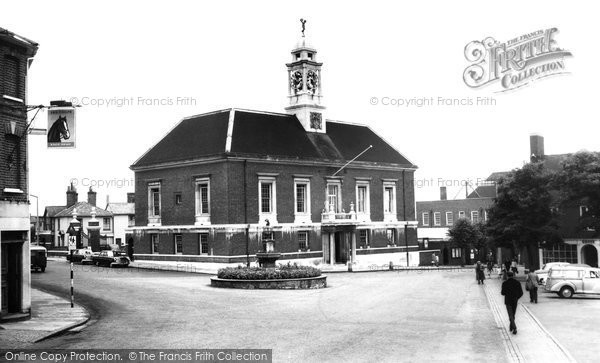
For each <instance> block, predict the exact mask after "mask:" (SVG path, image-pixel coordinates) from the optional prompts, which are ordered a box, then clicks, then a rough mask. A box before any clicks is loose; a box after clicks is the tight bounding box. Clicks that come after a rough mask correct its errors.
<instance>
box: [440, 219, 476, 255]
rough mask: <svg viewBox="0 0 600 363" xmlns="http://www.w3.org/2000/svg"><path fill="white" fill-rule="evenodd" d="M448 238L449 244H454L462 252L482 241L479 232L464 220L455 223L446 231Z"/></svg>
mask: <svg viewBox="0 0 600 363" xmlns="http://www.w3.org/2000/svg"><path fill="white" fill-rule="evenodd" d="M448 237H450V242H451V243H455V244H456V245H457V246H458V247H460V248H462V249H463V250H465V249H470V248H471V247H473V246H476V245H479V243H480V242H481V240H482V234H481V232H480V230H479V229H478V228H477V226H475V225H474V224H473V223H471V221H470V220H468V219H466V218H460V219H459V220H457V221H456V223H455V224H454V226H452V228H450V229H449V230H448ZM463 255H464V254H463Z"/></svg>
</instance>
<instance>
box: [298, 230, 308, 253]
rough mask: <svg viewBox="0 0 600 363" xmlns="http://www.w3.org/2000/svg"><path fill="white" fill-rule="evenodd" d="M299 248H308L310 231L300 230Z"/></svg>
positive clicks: (302, 249) (303, 249)
mask: <svg viewBox="0 0 600 363" xmlns="http://www.w3.org/2000/svg"><path fill="white" fill-rule="evenodd" d="M298 249H299V250H300V251H306V250H308V232H298Z"/></svg>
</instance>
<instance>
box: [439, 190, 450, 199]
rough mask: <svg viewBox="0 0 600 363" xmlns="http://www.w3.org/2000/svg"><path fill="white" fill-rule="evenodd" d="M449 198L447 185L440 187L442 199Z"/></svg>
mask: <svg viewBox="0 0 600 363" xmlns="http://www.w3.org/2000/svg"><path fill="white" fill-rule="evenodd" d="M446 199H448V195H447V193H446V187H440V200H446Z"/></svg>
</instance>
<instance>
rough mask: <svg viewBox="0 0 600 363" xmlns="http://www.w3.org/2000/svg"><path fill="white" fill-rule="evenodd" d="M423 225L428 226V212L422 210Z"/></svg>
mask: <svg viewBox="0 0 600 363" xmlns="http://www.w3.org/2000/svg"><path fill="white" fill-rule="evenodd" d="M423 225H424V226H429V212H423Z"/></svg>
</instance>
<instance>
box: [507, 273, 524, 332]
mask: <svg viewBox="0 0 600 363" xmlns="http://www.w3.org/2000/svg"><path fill="white" fill-rule="evenodd" d="M514 276H515V274H514V272H512V271H508V279H507V280H506V281H504V282H503V283H502V295H504V304H505V305H506V311H507V312H508V320H510V331H511V332H512V333H513V334H517V325H516V324H515V314H516V313H517V306H518V304H519V299H520V298H521V296H523V288H522V287H521V283H520V282H519V281H517V280H515V279H514Z"/></svg>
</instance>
